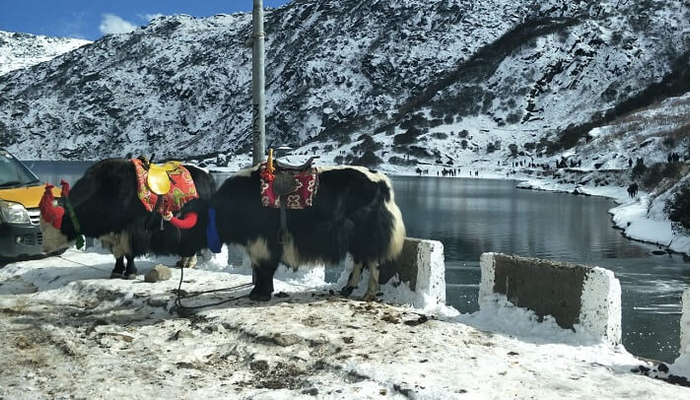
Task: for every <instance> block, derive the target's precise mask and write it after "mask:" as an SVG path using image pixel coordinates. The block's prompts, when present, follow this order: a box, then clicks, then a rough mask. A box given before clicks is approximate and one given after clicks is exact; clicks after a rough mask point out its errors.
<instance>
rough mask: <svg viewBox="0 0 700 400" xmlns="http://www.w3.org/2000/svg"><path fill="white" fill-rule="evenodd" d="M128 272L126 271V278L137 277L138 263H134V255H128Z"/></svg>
mask: <svg viewBox="0 0 700 400" xmlns="http://www.w3.org/2000/svg"><path fill="white" fill-rule="evenodd" d="M124 257H126V272H124V278H126V279H136V273H137V272H138V271H137V270H136V265H135V264H134V256H132V255H130V254H129V255H126V256H124Z"/></svg>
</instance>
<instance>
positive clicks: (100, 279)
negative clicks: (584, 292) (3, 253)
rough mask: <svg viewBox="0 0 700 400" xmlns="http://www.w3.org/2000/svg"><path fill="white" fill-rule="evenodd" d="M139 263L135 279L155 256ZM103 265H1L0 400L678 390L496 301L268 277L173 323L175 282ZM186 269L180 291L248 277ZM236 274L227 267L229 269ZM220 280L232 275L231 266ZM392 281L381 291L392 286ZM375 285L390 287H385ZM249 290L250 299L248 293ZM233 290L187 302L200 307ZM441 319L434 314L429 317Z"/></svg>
mask: <svg viewBox="0 0 700 400" xmlns="http://www.w3.org/2000/svg"><path fill="white" fill-rule="evenodd" d="M163 261H174V260H163V259H160V260H157V259H147V260H138V264H139V267H140V268H141V269H142V272H146V271H148V270H149V269H150V268H151V267H152V266H153V264H154V263H155V262H163ZM112 265H113V258H112V257H111V256H110V255H106V254H97V253H90V252H88V253H83V252H78V251H75V250H69V251H68V252H67V253H66V254H65V255H64V256H63V257H62V258H57V257H52V258H48V259H45V260H38V261H27V262H19V263H15V264H11V265H8V266H6V267H5V268H3V269H1V270H0V315H2V318H0V339H1V340H2V342H3V343H4V346H5V348H4V351H2V352H0V361H2V364H3V365H12V366H13V368H8V369H6V370H5V371H3V374H0V396H2V397H5V398H17V399H20V398H27V399H29V398H32V399H33V398H73V397H75V398H105V399H122V398H130V399H153V398H173V399H180V398H182V399H185V398H186V399H210V398H240V399H311V398H323V399H384V398H389V399H405V398H409V399H434V400H438V399H440V400H442V399H489V400H490V399H514V398H519V399H520V398H537V399H557V400H559V399H581V398H595V399H622V398H628V399H639V400H642V399H660V398H668V399H680V398H688V397H689V395H690V394H689V390H688V388H685V387H681V386H675V385H671V384H668V383H665V382H662V381H660V380H655V379H651V378H648V377H645V376H641V375H637V374H634V373H632V372H630V371H631V369H633V368H635V367H637V366H639V365H647V366H650V365H648V364H647V363H646V362H645V361H642V360H639V359H636V358H634V357H633V356H632V355H630V354H629V353H627V352H626V351H625V349H624V348H623V347H621V346H617V347H610V346H609V345H606V344H603V343H600V342H596V341H594V340H592V339H591V338H590V337H589V336H587V335H586V334H585V332H582V331H579V332H577V333H574V332H572V331H569V330H563V329H560V328H558V327H557V326H556V324H555V323H554V322H553V321H552V320H551V318H546V319H545V320H544V321H543V322H537V317H536V316H535V315H534V314H533V313H528V312H525V311H523V310H522V309H515V308H513V307H512V306H511V307H508V306H507V305H504V306H503V307H501V308H497V309H494V310H490V309H489V310H482V311H481V312H479V313H475V314H468V315H460V316H456V317H452V316H448V315H445V314H438V315H434V316H431V315H430V314H428V318H423V319H421V316H425V315H426V310H416V309H413V308H410V307H406V306H400V305H391V304H385V303H366V302H362V301H357V300H353V299H346V298H342V297H338V295H337V294H335V295H334V294H331V293H329V290H330V289H335V290H336V291H337V289H338V286H333V285H327V284H324V283H323V282H322V281H321V282H320V283H317V286H315V287H314V286H312V287H309V286H303V285H299V284H295V283H290V282H282V281H276V282H275V287H276V288H277V290H278V291H283V292H285V293H287V294H288V295H289V296H288V297H275V298H273V300H272V301H271V302H269V303H265V304H260V303H251V302H250V301H248V300H247V299H245V300H238V301H235V302H230V303H226V304H223V305H219V306H215V307H211V308H207V309H204V310H202V311H200V312H198V313H197V314H195V315H190V316H180V315H178V314H177V313H171V312H169V311H170V310H172V306H173V302H174V297H175V296H174V294H173V289H175V288H176V287H177V283H178V278H179V273H178V271H177V270H173V272H174V275H175V276H174V277H173V278H172V279H170V280H168V281H164V282H158V283H154V284H149V283H145V282H144V281H143V280H141V279H139V280H136V281H126V280H109V279H104V277H106V276H108V274H109V271H110V270H111V268H112ZM208 267H209V268H211V269H213V270H214V271H207V270H202V269H199V268H198V269H194V270H190V269H188V270H186V271H185V283H184V285H183V289H185V290H187V291H190V292H191V291H196V290H205V289H214V288H223V287H229V286H233V285H237V284H241V283H247V282H250V275H247V276H246V275H241V274H237V273H234V274H232V273H230V272H224V271H220V269H221V267H223V265H219V264H215V265H211V264H210V265H208ZM227 268H230V267H227ZM229 271H230V270H229ZM387 286H390V285H387ZM383 289H386V287H385V288H383ZM243 293H245V291H243ZM237 294H240V292H223V293H216V294H209V295H203V296H200V297H198V298H195V299H188V300H186V301H183V303H185V304H186V305H197V304H203V303H206V302H213V301H217V300H222V299H224V298H227V297H228V296H233V295H237ZM433 317H435V318H433Z"/></svg>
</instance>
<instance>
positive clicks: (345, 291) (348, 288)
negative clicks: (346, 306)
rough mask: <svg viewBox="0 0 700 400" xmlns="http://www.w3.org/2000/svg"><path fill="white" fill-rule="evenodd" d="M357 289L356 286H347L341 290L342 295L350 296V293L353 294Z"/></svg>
mask: <svg viewBox="0 0 700 400" xmlns="http://www.w3.org/2000/svg"><path fill="white" fill-rule="evenodd" d="M353 290H355V287H353V286H345V287H344V288H342V289H341V290H340V295H341V296H343V297H348V296H350V294H352V291H353Z"/></svg>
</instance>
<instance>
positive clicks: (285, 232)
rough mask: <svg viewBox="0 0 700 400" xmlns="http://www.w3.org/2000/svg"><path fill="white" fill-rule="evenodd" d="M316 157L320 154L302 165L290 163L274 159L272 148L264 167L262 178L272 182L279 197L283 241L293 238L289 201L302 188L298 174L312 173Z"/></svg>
mask: <svg viewBox="0 0 700 400" xmlns="http://www.w3.org/2000/svg"><path fill="white" fill-rule="evenodd" d="M316 158H318V156H313V157H311V158H309V159H308V160H307V161H306V162H305V163H304V164H302V165H290V164H285V163H282V162H280V161H278V160H274V159H273V150H272V149H270V151H269V153H268V158H267V163H266V164H265V165H264V166H263V167H262V171H261V173H260V176H261V178H262V179H263V181H265V182H268V183H269V184H271V186H272V191H273V193H274V195H275V196H277V197H278V198H279V208H280V242H281V243H285V242H288V241H289V240H290V239H291V236H290V234H289V229H288V226H287V203H288V197H289V196H290V195H291V194H293V193H294V192H296V191H297V190H299V189H300V188H299V186H298V185H299V182H298V180H297V175H299V174H302V173H306V174H312V173H313V171H312V167H313V161H314V159H316ZM273 204H274V201H273Z"/></svg>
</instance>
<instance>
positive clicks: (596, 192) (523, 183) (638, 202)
mask: <svg viewBox="0 0 700 400" xmlns="http://www.w3.org/2000/svg"><path fill="white" fill-rule="evenodd" d="M591 172H593V171H591ZM387 175H390V176H400V177H424V176H423V175H417V174H414V173H410V172H409V173H406V172H399V173H387ZM425 177H428V178H448V179H450V178H451V179H460V178H461V179H491V180H510V181H516V182H518V183H517V184H516V188H517V189H526V190H537V191H543V192H553V193H568V194H572V195H575V196H595V197H605V198H608V199H611V200H612V201H613V202H615V204H616V205H615V206H614V207H612V208H610V209H608V214H609V215H610V222H611V225H612V227H613V229H617V230H620V231H621V234H622V236H623V237H625V238H626V239H628V240H633V241H636V242H640V243H645V244H648V245H655V246H659V247H661V248H663V249H664V250H665V251H666V252H671V253H674V254H680V255H684V256H686V257H688V258H689V257H690V238H689V235H684V234H679V233H676V232H672V233H671V240H669V241H664V240H661V239H660V238H659V235H654V234H651V235H649V236H642V235H634V234H630V233H628V232H627V231H628V228H630V226H631V224H632V223H635V222H636V223H642V224H644V223H646V224H656V225H657V226H661V225H664V224H668V227H669V229H671V228H670V226H671V221H670V220H668V219H665V220H663V221H660V220H654V219H652V218H649V217H648V216H647V215H646V213H644V215H640V214H639V213H638V214H637V215H634V216H633V217H631V218H629V219H625V218H623V217H624V214H625V213H626V212H629V210H628V208H637V209H639V208H640V207H643V206H645V204H644V203H645V202H648V201H649V193H648V192H643V191H640V192H639V193H638V195H637V197H636V198H635V199H634V200H629V199H628V195H627V191H626V189H625V188H624V187H622V186H615V185H608V186H603V187H589V186H584V185H576V184H570V183H567V184H561V183H556V182H552V181H551V180H549V179H547V178H542V177H532V176H523V175H520V174H516V175H515V176H513V177H510V176H508V177H506V176H504V175H502V174H497V173H493V172H491V173H485V174H484V176H476V177H475V176H463V175H459V176H434V175H427V176H425ZM616 210H617V211H616ZM633 211H635V210H633ZM636 211H640V210H636ZM616 219H618V220H619V221H616ZM675 242H680V243H679V245H677V246H673V244H674V243H675Z"/></svg>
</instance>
